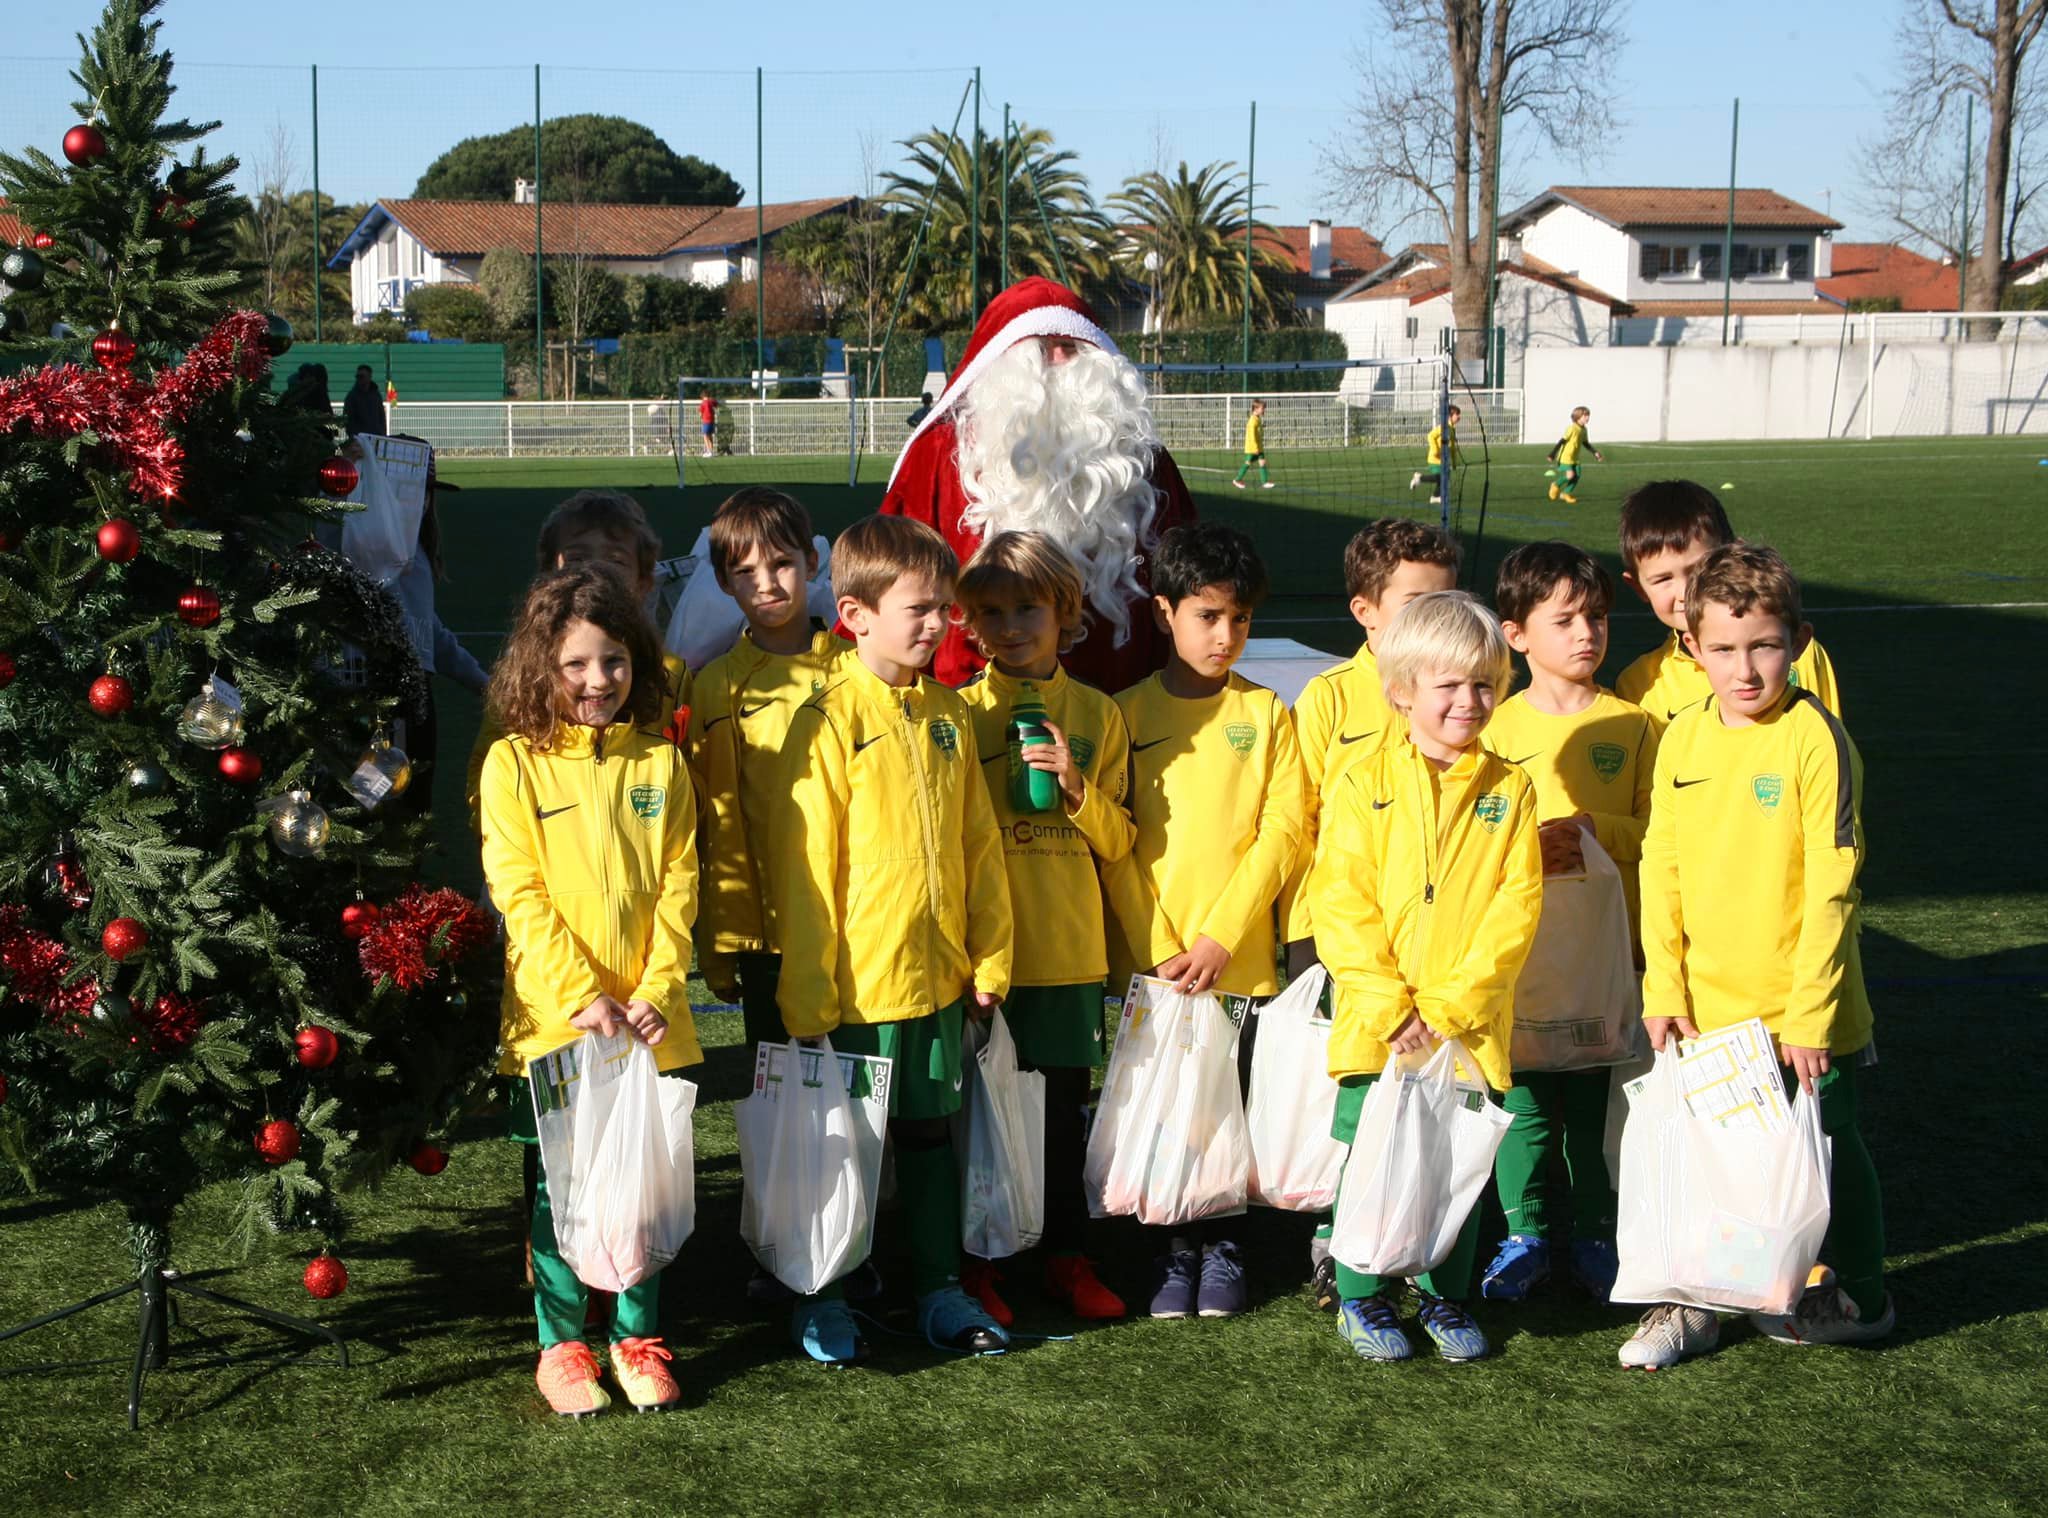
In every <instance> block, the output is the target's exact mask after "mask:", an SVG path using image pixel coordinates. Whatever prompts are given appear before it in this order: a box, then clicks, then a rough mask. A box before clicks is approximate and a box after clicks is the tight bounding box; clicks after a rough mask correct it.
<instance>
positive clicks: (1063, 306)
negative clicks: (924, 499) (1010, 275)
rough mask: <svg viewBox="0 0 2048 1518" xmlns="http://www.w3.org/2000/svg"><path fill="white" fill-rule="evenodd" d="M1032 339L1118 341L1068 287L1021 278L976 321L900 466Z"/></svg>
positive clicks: (1109, 344) (1109, 345) (1107, 345)
mask: <svg viewBox="0 0 2048 1518" xmlns="http://www.w3.org/2000/svg"><path fill="white" fill-rule="evenodd" d="M1028 337H1071V338H1073V339H1074V340H1075V341H1077V342H1084V343H1092V344H1093V345H1094V346H1096V347H1098V348H1101V349H1103V350H1105V351H1106V352H1110V353H1115V352H1117V351H1118V350H1117V346H1116V339H1114V338H1112V337H1111V336H1110V335H1109V334H1108V333H1107V332H1105V331H1103V330H1102V323H1101V321H1100V320H1098V319H1097V317H1096V315H1095V312H1094V310H1093V308H1091V307H1090V306H1089V304H1088V302H1086V301H1085V300H1083V299H1081V297H1080V296H1078V295H1076V294H1075V293H1074V292H1073V291H1072V290H1069V289H1068V288H1067V287H1066V286H1065V285H1063V284H1060V283H1059V282H1058V281H1057V280H1051V279H1043V278H1041V277H1039V276H1038V275H1036V274H1034V275H1032V276H1031V277H1030V278H1029V279H1020V280H1018V281H1017V283H1015V284H1014V285H1012V286H1010V288H1009V289H1007V290H1005V291H1004V292H1003V293H1002V294H1000V295H998V296H997V297H996V298H995V299H994V300H992V301H990V302H989V303H988V305H987V306H986V307H984V308H983V310H982V313H981V320H980V321H978V322H976V323H975V324H974V335H973V336H972V337H970V338H969V339H968V340H967V351H966V352H965V353H963V354H961V355H960V367H959V368H958V369H957V370H955V371H954V372H953V374H952V376H951V378H949V379H948V380H947V382H946V388H945V391H944V393H943V394H941V395H940V396H939V398H938V400H936V401H935V402H933V403H932V408H931V410H930V411H929V412H927V413H926V415H925V418H924V420H923V421H921V422H919V423H918V424H917V429H916V430H915V431H914V432H912V433H911V434H910V441H909V442H907V443H905V444H904V445H903V452H902V453H899V454H898V455H896V469H900V468H902V467H903V460H904V459H905V458H907V457H909V454H910V450H911V448H912V447H914V446H915V445H916V443H917V440H918V439H919V438H920V437H922V436H924V434H925V432H926V431H927V430H928V429H929V428H930V427H932V426H933V425H934V424H935V423H936V422H937V421H938V420H939V419H940V418H941V417H943V416H945V415H947V414H948V413H949V412H950V411H951V410H952V408H953V405H954V403H955V402H957V401H958V400H960V398H961V397H963V396H964V395H966V394H967V391H968V389H969V388H970V387H971V386H972V385H973V384H974V382H975V380H977V379H978V378H980V377H981V375H982V373H983V371H985V370H986V369H987V368H988V366H989V365H990V364H992V363H994V362H995V361H996V360H997V359H998V358H1000V357H1001V356H1002V355H1003V354H1005V353H1008V352H1009V351H1010V349H1011V348H1012V347H1013V346H1014V345H1015V344H1017V343H1020V342H1022V341H1024V339H1026V338H1028ZM896 469H891V470H890V471H889V481H890V483H891V484H894V483H895V481H896Z"/></svg>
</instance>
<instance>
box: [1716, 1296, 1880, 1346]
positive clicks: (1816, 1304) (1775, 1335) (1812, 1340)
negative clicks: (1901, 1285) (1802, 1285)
mask: <svg viewBox="0 0 2048 1518" xmlns="http://www.w3.org/2000/svg"><path fill="white" fill-rule="evenodd" d="M1749 1321H1750V1322H1751V1323H1752V1324H1754V1325H1755V1326H1756V1331H1757V1332H1758V1333H1760V1334H1762V1335H1763V1336H1764V1337H1765V1338H1766V1339H1776V1340H1777V1341H1778V1342H1779V1343H1780V1344H1869V1343H1871V1342H1873V1341H1874V1340H1877V1339H1882V1338H1883V1337H1884V1336H1885V1335H1886V1334H1888V1333H1890V1332H1891V1331H1892V1329H1893V1327H1894V1326H1895V1325H1896V1324H1897V1323H1898V1310H1897V1309H1896V1307H1894V1305H1893V1303H1892V1297H1891V1293H1890V1292H1886V1293H1885V1297H1884V1313H1883V1314H1882V1315H1881V1316H1880V1317H1877V1318H1874V1319H1872V1320H1871V1321H1870V1322H1868V1323H1866V1322H1864V1320H1863V1314H1862V1313H1861V1312H1860V1311H1859V1310H1858V1309H1857V1306H1856V1303H1855V1302H1854V1300H1852V1299H1851V1297H1850V1296H1849V1293H1847V1292H1846V1291H1844V1290H1842V1289H1841V1287H1839V1286H1836V1285H1835V1284H1834V1283H1833V1282H1832V1281H1829V1282H1828V1283H1826V1284H1825V1285H1822V1286H1818V1287H1811V1286H1810V1287H1808V1288H1807V1289H1806V1290H1805V1291H1803V1292H1801V1293H1800V1294H1799V1302H1798V1304H1797V1305H1796V1306H1795V1307H1794V1308H1793V1309H1792V1311H1790V1312H1788V1313H1787V1312H1753V1313H1751V1314H1750V1315H1749Z"/></svg>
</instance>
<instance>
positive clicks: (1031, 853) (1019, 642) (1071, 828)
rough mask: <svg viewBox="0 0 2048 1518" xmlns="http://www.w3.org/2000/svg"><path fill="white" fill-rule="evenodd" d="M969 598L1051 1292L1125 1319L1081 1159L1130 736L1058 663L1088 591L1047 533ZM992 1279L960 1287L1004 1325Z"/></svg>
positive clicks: (984, 576)
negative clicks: (1106, 1277)
mask: <svg viewBox="0 0 2048 1518" xmlns="http://www.w3.org/2000/svg"><path fill="white" fill-rule="evenodd" d="M959 601H960V611H961V614H962V617H963V618H964V621H965V625H966V628H967V633H968V636H969V637H970V638H971V639H972V640H973V642H974V645H975V647H976V648H977V649H979V650H980V652H981V656H982V657H983V658H984V659H986V660H988V664H987V665H986V667H984V668H983V670H982V671H981V673H980V674H978V675H976V676H975V677H974V678H973V679H972V680H970V681H968V682H967V684H965V685H963V686H962V687H960V699H961V700H963V701H965V702H966V703H967V709H968V712H969V714H970V716H971V717H972V720H973V723H974V747H975V751H976V752H977V753H979V754H980V756H981V773H982V778H983V779H984V780H985V781H986V782H987V783H988V797H989V804H990V805H991V806H992V807H993V808H994V810H995V816H996V827H997V830H998V831H999V832H1000V833H1001V834H1002V839H1003V864H1004V867H1005V869H1006V871H1007V873H1008V877H1009V882H1010V906H1011V913H1012V920H1013V924H1014V936H1015V940H1016V957H1015V968H1014V970H1013V971H1012V973H1011V976H1010V994H1009V997H1008V999H1006V1000H1005V1001H1004V1003H1003V1016H1004V1018H1005V1020H1006V1021H1007V1022H1008V1023H1009V1025H1010V1032H1011V1035H1012V1036H1013V1037H1014V1038H1015V1039H1016V1043H1017V1056H1018V1059H1019V1061H1020V1063H1022V1064H1023V1065H1025V1066H1027V1067H1028V1068H1030V1069H1034V1070H1038V1071H1041V1072H1043V1073H1044V1075H1045V1176H1046V1194H1045V1248H1046V1264H1045V1284H1046V1290H1047V1292H1048V1293H1049V1294H1050V1295H1051V1296H1052V1297H1053V1299H1054V1300H1055V1301H1057V1302H1059V1303H1061V1304H1062V1305H1064V1306H1066V1307H1067V1308H1069V1309H1070V1310H1071V1311H1072V1312H1073V1313H1074V1315H1075V1316H1076V1317H1079V1318H1093V1319H1102V1318H1120V1317H1122V1316H1123V1315H1124V1304H1123V1302H1122V1300H1121V1299H1120V1298H1119V1297H1118V1296H1117V1295H1116V1293H1114V1292H1113V1291H1111V1290H1110V1289H1109V1288H1108V1287H1106V1286H1104V1285H1103V1284H1102V1282H1101V1281H1099V1280H1098V1279H1096V1275H1095V1268H1094V1266H1093V1265H1091V1264H1090V1263H1089V1261H1088V1257H1087V1256H1086V1255H1085V1254H1084V1253H1083V1252H1082V1243H1083V1235H1084V1231H1085V1230H1086V1228H1087V1224H1088V1206H1087V1201H1086V1197H1085V1195H1084V1193H1083V1191H1082V1187H1081V1161H1082V1153H1083V1150H1084V1149H1085V1148H1086V1145H1087V1122H1086V1118H1085V1116H1084V1113H1083V1110H1082V1109H1083V1107H1084V1105H1085V1104H1086V1102H1087V1099H1088V1088H1089V1084H1090V1072H1091V1071H1094V1070H1098V1069H1100V1068H1101V1066H1102V1003H1103V996H1104V994H1105V992H1106V990H1107V987H1106V986H1105V984H1104V978H1105V977H1106V976H1107V975H1108V974H1109V960H1108V948H1107V944H1106V941H1105V936H1104V932H1103V917H1102V888H1101V883H1100V881H1099V880H1098V879H1097V876H1096V868H1097V862H1098V861H1103V862H1110V861H1115V860H1118V859H1122V858H1123V857H1124V856H1125V855H1126V854H1128V853H1130V851H1131V840H1132V838H1133V836H1134V835H1135V829H1133V827H1132V826H1131V818H1130V814H1129V813H1128V812H1127V811H1125V810H1124V803H1125V801H1126V799H1127V788H1128V786H1129V785H1130V759H1131V737H1130V733H1129V731H1128V730H1127V729H1126V728H1125V727H1124V714H1123V713H1122V712H1121V711H1120V710H1118V708H1117V704H1116V703H1115V702H1114V701H1112V700H1111V699H1110V698H1109V697H1108V696H1106V695H1104V694H1103V693H1102V692H1101V691H1099V690H1097V689H1095V687H1094V686H1092V685H1084V684H1082V683H1081V682H1080V681H1078V680H1075V679H1073V678H1071V677H1070V676H1069V675H1068V674H1067V672H1066V671H1065V669H1063V668H1062V667H1061V665H1060V655H1061V654H1062V653H1063V652H1065V651H1066V649H1067V648H1068V647H1069V646H1070V645H1071V644H1072V643H1073V640H1074V635H1075V634H1076V633H1077V632H1079V630H1080V627H1081V608H1082V587H1081V572H1080V570H1079V569H1078V568H1076V567H1075V565H1074V561H1073V560H1072V559H1071V558H1069V557H1068V555H1067V553H1066V550H1064V549H1063V548H1061V547H1060V546H1059V544H1057V543H1055V542H1054V541H1053V540H1052V539H1051V538H1048V537H1047V536H1045V535H1044V534H1043V533H1037V532H1004V533H998V534H996V536H994V537H992V538H990V539H988V540H987V541H986V542H985V543H983V544H982V545H981V548H980V550H979V551H978V552H976V554H975V555H974V557H973V558H972V559H971V560H969V561H968V564H967V567H966V569H964V570H963V571H961V575H960V592H959ZM1013 721H1016V722H1022V723H1025V724H1027V725H1030V726H1034V727H1037V728H1042V732H1034V733H1033V734H1032V735H1031V736H1033V737H1034V738H1035V739H1039V740H1041V741H1034V742H1032V743H1030V744H1029V745H1026V744H1025V743H1023V742H1020V741H1019V740H1018V738H1017V737H1016V736H1013V733H1012V724H1013ZM1034 780H1036V781H1037V793H1036V794H1034V792H1033V789H1032V787H1033V782H1034ZM1020 802H1021V803H1022V804H1021V805H1020ZM996 1279H997V1272H996V1270H995V1268H994V1267H993V1266H991V1265H989V1264H988V1263H987V1262H985V1261H976V1262H974V1263H973V1264H971V1265H970V1266H969V1268H968V1271H967V1273H966V1274H965V1275H964V1276H963V1277H962V1278H961V1280H962V1284H963V1285H964V1286H966V1288H967V1289H968V1290H969V1291H971V1292H973V1293H974V1294H975V1295H976V1296H978V1297H979V1298H980V1299H981V1305H982V1306H983V1307H984V1308H986V1309H987V1310H988V1313H989V1316H991V1317H993V1318H994V1319H995V1320H996V1321H997V1322H998V1323H1004V1324H1007V1323H1008V1321H1009V1318H1010V1309H1009V1307H1008V1305H1007V1304H1005V1303H1004V1302H1003V1300H1002V1297H1001V1296H1000V1295H999V1294H998V1292H997V1290H996V1284H995V1283H996Z"/></svg>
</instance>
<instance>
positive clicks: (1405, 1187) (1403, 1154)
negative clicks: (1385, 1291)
mask: <svg viewBox="0 0 2048 1518" xmlns="http://www.w3.org/2000/svg"><path fill="white" fill-rule="evenodd" d="M1461 1060H1462V1061H1463V1063H1464V1066H1465V1068H1466V1069H1467V1070H1469V1071H1472V1072H1474V1073H1475V1074H1476V1072H1477V1071H1478V1069H1479V1066H1478V1064H1477V1063H1476V1062H1475V1061H1474V1060H1473V1058H1472V1056H1471V1055H1470V1054H1467V1053H1466V1052H1465V1047H1464V1045H1462V1044H1460V1043H1459V1042H1458V1041H1457V1040H1456V1039H1454V1038H1447V1039H1445V1040H1444V1041H1443V1042H1442V1043H1441V1044H1439V1045H1437V1048H1436V1052H1435V1053H1433V1054H1431V1055H1429V1056H1428V1058H1427V1059H1423V1058H1421V1057H1420V1056H1415V1055H1408V1056H1401V1057H1399V1058H1397V1059H1395V1060H1394V1061H1393V1062H1391V1063H1389V1064H1388V1066H1387V1068H1386V1069H1385V1070H1383V1071H1381V1072H1380V1078H1379V1079H1378V1080H1376V1081H1374V1082H1373V1085H1372V1090H1371V1091H1369V1092H1368V1093H1367V1094H1366V1098H1365V1106H1364V1110H1363V1111H1361V1112H1360V1113H1359V1115H1358V1133H1357V1136H1356V1137H1354V1138H1353V1139H1352V1142H1351V1154H1350V1156H1349V1158H1347V1159H1346V1160H1345V1161H1344V1179H1343V1183H1342V1185H1341V1186H1340V1187H1339V1189H1338V1193H1337V1219H1336V1227H1335V1229H1334V1231H1333V1232H1332V1233H1331V1236H1330V1253H1331V1254H1333V1255H1335V1256H1336V1258H1337V1260H1338V1262H1339V1263H1340V1264H1343V1265H1347V1266H1349V1267H1350V1268H1351V1269H1353V1270H1355V1271H1357V1272H1359V1273H1360V1274H1361V1275H1375V1276H1419V1275H1421V1274H1423V1273H1424V1272H1425V1271H1428V1270H1433V1269H1435V1268H1436V1267H1437V1266H1438V1265H1441V1264H1442V1263H1443V1262H1444V1260H1445V1259H1446V1258H1448V1257H1449V1255H1450V1252H1451V1250H1452V1248H1453V1247H1454V1246H1455V1245H1456V1244H1457V1242H1458V1232H1459V1230H1460V1229H1462V1228H1463V1227H1464V1226H1465V1219H1466V1218H1467V1217H1468V1216H1470V1214H1471V1212H1472V1208H1473V1206H1474V1204H1476V1203H1477V1202H1478V1200H1479V1193H1480V1191H1481V1190H1482V1189H1484V1187H1485V1185H1486V1182H1487V1180H1488V1179H1489V1178H1490V1177H1491V1176H1492V1174H1493V1156H1494V1151H1495V1150H1497V1149H1499V1148H1500V1141H1501V1140H1502V1139H1503V1138H1505V1137H1506V1136H1507V1131H1508V1126H1509V1125H1510V1124H1511V1123H1512V1122H1513V1121H1514V1116H1513V1114H1511V1113H1510V1112H1508V1111H1507V1109H1506V1108H1504V1107H1501V1106H1499V1105H1497V1104H1496V1103H1494V1102H1492V1101H1489V1100H1488V1099H1487V1093H1486V1088H1485V1087H1484V1086H1483V1085H1478V1084H1473V1083H1468V1082H1465V1081H1461V1080H1459V1079H1458V1075H1457V1067H1458V1062H1459V1061H1461Z"/></svg>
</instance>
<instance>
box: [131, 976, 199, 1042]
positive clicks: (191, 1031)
mask: <svg viewBox="0 0 2048 1518" xmlns="http://www.w3.org/2000/svg"><path fill="white" fill-rule="evenodd" d="M205 1012H206V1004H205V1003H204V1002H198V1001H193V1000H191V999H190V998H188V997H183V996H180V995H178V994H177V993H176V992H175V991H166V992H165V993H164V994H163V995H162V996H159V997H158V998H157V999H156V1000H155V1001H154V1002H152V1003H151V1004H150V1006H149V1009H148V1011H146V1012H144V1013H143V1014H142V1021H143V1023H144V1025H145V1026H147V1027H148V1029H149V1047H150V1052H151V1053H154V1054H172V1053H175V1052H176V1051H177V1050H179V1049H182V1048H184V1047H185V1046H186V1045H187V1044H189V1043H191V1042H192V1040H193V1039H195V1038H197V1037H198V1036H199V1024H200V1023H201V1022H202V1021H204V1020H205Z"/></svg>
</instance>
